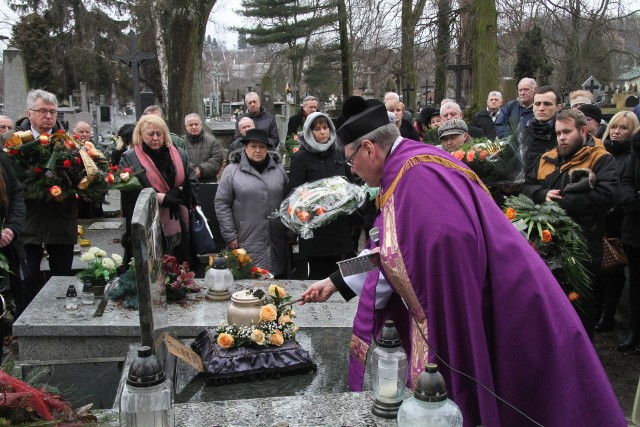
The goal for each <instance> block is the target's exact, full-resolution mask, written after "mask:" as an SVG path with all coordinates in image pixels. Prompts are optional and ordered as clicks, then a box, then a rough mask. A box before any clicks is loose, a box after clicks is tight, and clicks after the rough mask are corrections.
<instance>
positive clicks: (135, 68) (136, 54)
mask: <svg viewBox="0 0 640 427" xmlns="http://www.w3.org/2000/svg"><path fill="white" fill-rule="evenodd" d="M155 57H156V55H155V54H153V53H145V52H140V51H138V47H137V43H136V33H135V32H134V31H133V30H131V31H129V53H127V54H123V55H114V56H113V59H118V60H120V61H122V62H124V63H125V64H127V65H128V66H129V67H131V71H132V72H133V97H134V100H135V105H136V118H137V119H139V118H140V116H141V115H142V108H141V102H140V69H139V66H140V65H142V64H143V63H144V61H148V60H151V59H154V58H155Z"/></svg>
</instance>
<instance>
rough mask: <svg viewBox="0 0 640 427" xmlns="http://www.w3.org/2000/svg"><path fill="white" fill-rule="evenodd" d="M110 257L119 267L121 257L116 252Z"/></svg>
mask: <svg viewBox="0 0 640 427" xmlns="http://www.w3.org/2000/svg"><path fill="white" fill-rule="evenodd" d="M111 258H113V262H114V263H115V265H116V267H120V266H121V265H122V257H121V256H120V255H118V254H112V255H111Z"/></svg>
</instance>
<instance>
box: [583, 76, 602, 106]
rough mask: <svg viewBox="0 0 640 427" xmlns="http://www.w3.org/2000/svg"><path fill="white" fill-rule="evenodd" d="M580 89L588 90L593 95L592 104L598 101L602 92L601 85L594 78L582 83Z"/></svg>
mask: <svg viewBox="0 0 640 427" xmlns="http://www.w3.org/2000/svg"><path fill="white" fill-rule="evenodd" d="M582 89H584V90H588V91H589V92H591V93H592V94H593V102H598V101H599V100H600V94H601V93H602V92H603V91H602V83H600V82H599V81H598V80H597V79H596V78H595V77H593V76H591V77H589V78H588V79H587V80H585V81H584V83H582Z"/></svg>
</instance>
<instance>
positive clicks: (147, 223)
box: [131, 188, 169, 361]
mask: <svg viewBox="0 0 640 427" xmlns="http://www.w3.org/2000/svg"><path fill="white" fill-rule="evenodd" d="M131 232H132V239H133V257H134V260H135V266H136V267H135V268H136V284H137V289H138V303H139V312H140V335H141V343H142V345H148V346H149V347H151V349H152V351H153V352H154V354H155V355H156V356H157V357H158V359H159V360H160V361H164V360H165V356H166V350H165V346H164V343H163V341H162V337H163V335H164V333H165V332H169V325H168V321H167V295H166V289H165V283H164V270H163V268H162V257H163V255H164V254H163V252H162V239H163V237H162V229H161V225H160V213H159V211H158V202H157V200H156V192H155V190H153V189H152V188H145V189H144V190H142V192H141V193H140V196H139V197H138V201H137V202H136V206H135V209H134V211H133V217H132V219H131Z"/></svg>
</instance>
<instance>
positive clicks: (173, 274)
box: [162, 255, 202, 301]
mask: <svg viewBox="0 0 640 427" xmlns="http://www.w3.org/2000/svg"><path fill="white" fill-rule="evenodd" d="M162 267H163V269H164V280H165V285H166V287H167V300H170V301H180V300H183V299H184V298H185V296H186V295H187V294H188V293H196V292H200V289H202V288H201V287H200V286H198V285H197V284H196V282H195V280H194V277H195V273H194V272H193V271H191V270H190V268H189V263H188V262H186V261H185V262H183V263H182V264H178V261H177V260H176V257H174V256H171V255H165V256H164V257H163V258H162Z"/></svg>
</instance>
